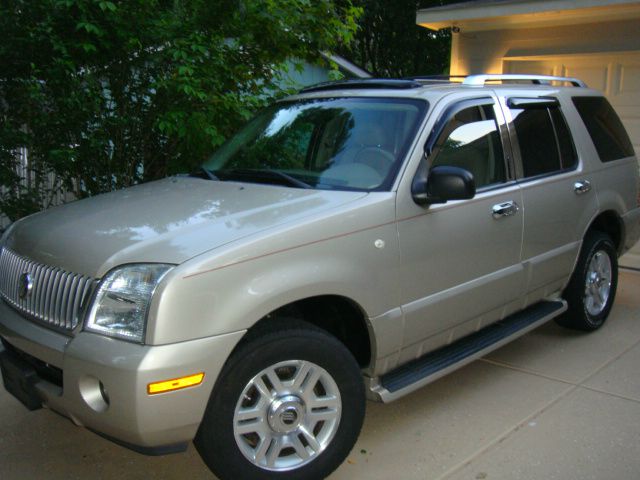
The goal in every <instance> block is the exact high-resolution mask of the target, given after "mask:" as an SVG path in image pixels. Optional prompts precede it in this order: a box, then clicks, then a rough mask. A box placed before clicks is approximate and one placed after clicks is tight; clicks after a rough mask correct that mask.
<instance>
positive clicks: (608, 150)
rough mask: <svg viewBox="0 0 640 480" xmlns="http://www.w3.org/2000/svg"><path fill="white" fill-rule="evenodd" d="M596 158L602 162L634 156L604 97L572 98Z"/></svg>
mask: <svg viewBox="0 0 640 480" xmlns="http://www.w3.org/2000/svg"><path fill="white" fill-rule="evenodd" d="M572 100H573V104H574V105H575V106H576V109H577V110H578V113H579V114H580V117H581V118H582V121H583V122H584V124H585V126H586V127H587V131H588V132H589V135H590V136H591V140H592V141H593V144H594V145H595V147H596V150H597V152H598V156H599V157H600V160H601V161H603V162H611V161H613V160H618V159H620V158H625V157H632V156H633V155H635V153H634V151H633V145H632V144H631V140H630V139H629V135H628V134H627V131H626V130H625V129H624V126H623V125H622V122H621V121H620V117H618V115H617V114H616V112H615V110H614V109H613V107H612V106H611V104H609V102H608V101H607V99H606V98H604V97H573V98H572Z"/></svg>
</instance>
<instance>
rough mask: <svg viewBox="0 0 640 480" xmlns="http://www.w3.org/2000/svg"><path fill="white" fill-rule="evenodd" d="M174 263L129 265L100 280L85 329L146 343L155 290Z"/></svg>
mask: <svg viewBox="0 0 640 480" xmlns="http://www.w3.org/2000/svg"><path fill="white" fill-rule="evenodd" d="M172 268H173V266H172V265H162V264H140V265H126V266H124V267H120V268H117V269H115V270H112V271H111V272H109V273H108V274H107V276H106V277H104V279H103V280H102V282H100V286H99V287H98V291H97V293H96V296H95V299H94V301H93V305H92V306H91V311H90V312H89V318H88V319H87V322H86V324H85V330H89V331H92V332H96V333H101V334H103V335H108V336H110V337H118V338H122V339H125V340H130V341H133V342H140V343H142V341H143V339H144V331H145V326H146V323H147V314H148V313H149V305H150V304H151V298H152V297H153V292H154V291H155V289H156V287H157V286H158V284H159V283H160V281H161V280H162V278H163V277H164V276H165V275H166V274H167V272H168V271H169V270H171V269H172Z"/></svg>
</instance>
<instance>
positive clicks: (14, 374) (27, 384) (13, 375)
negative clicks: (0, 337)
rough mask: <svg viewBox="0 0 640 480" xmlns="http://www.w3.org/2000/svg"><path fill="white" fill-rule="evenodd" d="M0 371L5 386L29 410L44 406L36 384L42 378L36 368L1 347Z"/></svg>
mask: <svg viewBox="0 0 640 480" xmlns="http://www.w3.org/2000/svg"><path fill="white" fill-rule="evenodd" d="M0 371H1V372H2V381H3V383H4V388H5V389H6V390H7V392H9V393H10V394H11V395H13V396H14V397H15V398H17V399H18V400H20V402H22V404H23V405H24V406H25V407H27V408H28V409H29V410H38V409H39V408H42V400H41V399H40V396H39V395H38V392H37V391H36V388H35V384H36V383H37V382H38V381H39V380H40V378H39V376H38V373H37V372H36V370H35V369H34V368H33V367H32V366H31V365H29V364H28V363H27V362H25V361H24V360H22V359H21V358H20V357H18V356H17V355H15V354H14V353H12V352H10V351H8V350H2V347H0Z"/></svg>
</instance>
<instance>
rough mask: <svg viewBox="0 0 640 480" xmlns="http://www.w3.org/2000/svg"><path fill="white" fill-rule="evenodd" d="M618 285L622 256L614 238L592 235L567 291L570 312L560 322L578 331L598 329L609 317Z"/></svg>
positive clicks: (559, 319)
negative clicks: (619, 260)
mask: <svg viewBox="0 0 640 480" xmlns="http://www.w3.org/2000/svg"><path fill="white" fill-rule="evenodd" d="M617 285H618V256H617V252H616V248H615V245H614V244H613V241H612V240H611V237H609V236H608V235H606V234H604V233H601V232H597V231H593V232H590V233H588V234H587V236H586V237H585V239H584V242H583V244H582V250H581V252H580V257H579V258H578V263H577V264H576V268H575V271H574V272H573V275H572V276H571V280H570V281H569V284H568V285H567V288H566V289H565V291H564V297H565V299H566V300H567V303H568V304H569V309H568V310H567V312H565V314H564V315H563V316H561V317H559V318H558V319H557V322H558V323H559V324H560V325H562V326H564V327H568V328H572V329H576V330H584V331H592V330H597V329H598V328H600V327H601V326H602V325H603V324H604V322H605V320H606V319H607V317H608V316H609V312H610V311H611V307H612V306H613V300H614V298H615V295H616V288H617Z"/></svg>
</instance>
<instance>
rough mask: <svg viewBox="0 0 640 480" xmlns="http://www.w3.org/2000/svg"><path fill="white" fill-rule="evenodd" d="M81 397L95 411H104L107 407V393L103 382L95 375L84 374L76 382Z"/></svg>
mask: <svg viewBox="0 0 640 480" xmlns="http://www.w3.org/2000/svg"><path fill="white" fill-rule="evenodd" d="M78 387H79V388H80V395H82V399H83V400H84V401H85V402H86V403H87V405H89V407H91V409H92V410H95V411H96V412H104V411H106V410H107V409H108V408H109V394H108V393H107V389H106V388H105V386H104V385H103V383H102V382H101V381H100V380H98V379H97V378H96V377H93V376H91V375H85V376H84V377H82V378H81V379H80V381H79V382H78Z"/></svg>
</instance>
